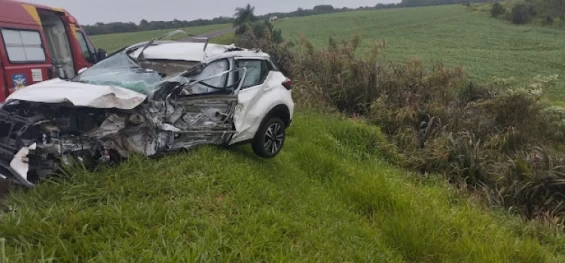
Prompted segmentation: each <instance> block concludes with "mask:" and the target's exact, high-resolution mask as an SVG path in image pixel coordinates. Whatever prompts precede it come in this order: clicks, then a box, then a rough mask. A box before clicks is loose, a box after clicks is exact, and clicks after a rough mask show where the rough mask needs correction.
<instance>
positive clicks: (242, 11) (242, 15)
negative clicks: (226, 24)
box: [233, 4, 257, 34]
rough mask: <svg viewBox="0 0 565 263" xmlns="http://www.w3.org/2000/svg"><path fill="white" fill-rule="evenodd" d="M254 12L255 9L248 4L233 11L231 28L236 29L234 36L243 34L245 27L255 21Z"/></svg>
mask: <svg viewBox="0 0 565 263" xmlns="http://www.w3.org/2000/svg"><path fill="white" fill-rule="evenodd" d="M254 12H255V7H252V6H251V5H250V4H247V6H246V7H244V8H241V7H238V8H236V9H235V19H234V21H233V26H234V27H237V31H236V34H243V32H245V25H246V24H247V23H250V22H253V21H255V20H257V17H256V16H255V14H254Z"/></svg>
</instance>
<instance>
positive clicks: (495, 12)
mask: <svg viewBox="0 0 565 263" xmlns="http://www.w3.org/2000/svg"><path fill="white" fill-rule="evenodd" d="M490 14H491V15H492V17H498V16H500V15H504V14H506V8H504V6H502V5H501V4H500V3H498V2H497V3H494V4H493V5H492V8H491V9H490Z"/></svg>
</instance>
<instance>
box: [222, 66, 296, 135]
mask: <svg viewBox="0 0 565 263" xmlns="http://www.w3.org/2000/svg"><path fill="white" fill-rule="evenodd" d="M285 80H286V77H285V76H284V75H283V74H282V73H280V72H278V71H271V72H270V73H269V75H268V76H267V79H266V80H265V82H264V83H263V84H261V85H259V86H255V87H250V88H247V89H243V90H241V91H240V92H239V94H238V105H237V108H236V111H235V116H234V123H235V129H236V131H237V133H236V134H235V135H234V136H233V138H232V140H231V141H230V144H235V143H239V142H243V141H248V140H251V139H253V137H254V136H255V133H256V132H257V130H258V129H259V126H260V125H261V122H262V121H263V119H264V118H265V115H266V114H267V113H268V112H269V111H270V110H272V109H273V108H274V107H276V106H277V105H281V104H282V105H286V106H287V107H288V110H289V112H290V116H291V118H292V116H293V113H294V102H293V101H292V97H291V92H290V91H288V90H286V89H285V88H284V87H282V85H281V84H282V83H283V82H284V81H285Z"/></svg>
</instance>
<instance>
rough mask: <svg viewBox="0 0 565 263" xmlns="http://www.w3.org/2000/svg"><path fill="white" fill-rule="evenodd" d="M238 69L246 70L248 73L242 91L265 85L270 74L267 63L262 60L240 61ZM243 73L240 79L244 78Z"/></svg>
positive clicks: (240, 73) (240, 74)
mask: <svg viewBox="0 0 565 263" xmlns="http://www.w3.org/2000/svg"><path fill="white" fill-rule="evenodd" d="M236 66H237V67H238V68H246V69H247V73H246V76H245V80H244V81H243V85H242V89H245V88H249V87H254V86H258V85H261V84H263V82H265V79H266V78H267V75H268V74H269V69H268V66H267V61H265V60H260V59H239V60H237V65H236ZM243 73H244V72H243V71H239V79H241V78H242V77H243Z"/></svg>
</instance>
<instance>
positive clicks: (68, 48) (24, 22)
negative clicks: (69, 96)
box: [0, 0, 106, 103]
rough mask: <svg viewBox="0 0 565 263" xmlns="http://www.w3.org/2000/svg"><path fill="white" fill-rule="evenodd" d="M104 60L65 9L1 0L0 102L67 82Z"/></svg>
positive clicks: (99, 51)
mask: <svg viewBox="0 0 565 263" xmlns="http://www.w3.org/2000/svg"><path fill="white" fill-rule="evenodd" d="M105 57H106V51H104V50H102V49H99V50H96V49H95V48H94V46H93V45H92V43H91V41H90V40H89V39H88V37H87V35H86V33H85V31H84V30H83V29H82V28H81V27H80V26H79V24H78V22H77V20H76V19H75V18H74V17H73V16H72V15H70V14H69V13H68V12H67V11H65V10H64V9H61V8H55V7H47V6H41V5H35V4H30V3H23V2H18V1H12V0H0V103H3V102H4V101H5V99H6V97H7V96H8V95H9V94H10V93H12V92H13V91H15V90H17V89H20V88H24V87H25V86H27V85H31V84H34V83H37V82H41V81H44V80H48V79H52V78H61V79H70V78H72V77H74V76H75V75H76V74H77V72H78V71H79V70H80V69H82V68H85V67H90V66H92V65H93V64H95V63H96V62H98V61H100V60H102V59H104V58H105Z"/></svg>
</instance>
